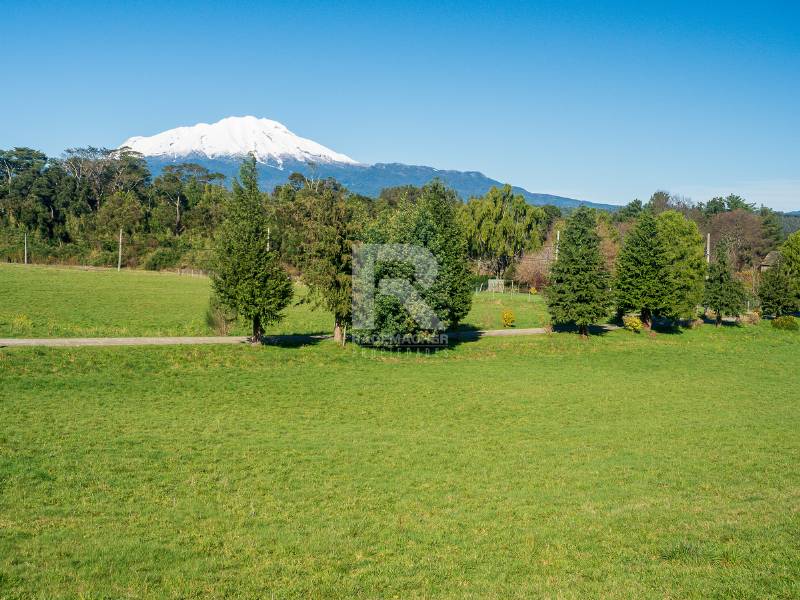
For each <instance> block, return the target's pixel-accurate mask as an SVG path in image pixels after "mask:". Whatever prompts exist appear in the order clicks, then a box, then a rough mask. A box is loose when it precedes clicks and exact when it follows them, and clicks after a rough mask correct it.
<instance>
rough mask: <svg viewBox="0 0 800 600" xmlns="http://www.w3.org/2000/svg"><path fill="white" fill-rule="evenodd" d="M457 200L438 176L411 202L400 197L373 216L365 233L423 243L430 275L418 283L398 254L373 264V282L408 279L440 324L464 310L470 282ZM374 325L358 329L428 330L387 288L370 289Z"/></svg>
mask: <svg viewBox="0 0 800 600" xmlns="http://www.w3.org/2000/svg"><path fill="white" fill-rule="evenodd" d="M459 207H460V202H459V200H458V197H457V196H456V195H455V193H454V192H453V191H452V190H449V189H447V188H446V187H445V186H444V185H443V184H442V183H441V182H440V181H438V180H437V181H433V182H431V183H429V184H427V185H425V186H424V187H423V188H422V189H421V190H420V193H419V195H418V196H417V197H416V198H415V200H414V201H413V202H410V201H405V202H403V203H402V204H401V205H400V207H399V208H398V210H397V211H395V212H393V213H384V214H383V215H381V216H380V217H379V219H380V222H379V223H377V224H376V225H375V227H374V228H373V229H372V230H371V232H370V234H369V235H368V236H367V237H368V241H369V242H371V243H381V244H392V245H393V244H398V245H407V246H412V247H413V246H417V247H420V248H425V249H427V250H428V251H430V253H431V254H432V255H433V257H434V258H435V261H436V276H435V278H434V279H433V281H432V282H427V283H424V284H423V283H422V282H421V281H420V280H419V279H418V275H420V273H417V272H416V271H415V268H414V266H413V265H411V264H409V263H408V262H406V261H405V260H404V259H402V258H401V257H398V259H397V260H392V259H388V260H386V261H385V262H384V261H381V262H378V264H377V265H376V267H375V278H376V280H375V283H376V285H377V284H378V283H379V281H380V280H382V279H393V278H397V279H400V280H406V281H409V282H410V283H411V286H412V287H413V288H414V290H415V292H416V294H417V296H418V298H419V301H420V302H422V303H424V305H425V309H424V310H425V311H427V310H428V309H430V311H431V312H433V313H434V314H435V316H436V318H437V320H438V321H439V326H440V327H441V329H450V328H455V327H457V326H458V323H459V322H460V321H461V319H463V318H464V317H465V316H466V315H467V313H468V312H469V310H470V308H471V306H472V284H471V281H470V272H469V263H468V260H467V257H468V255H467V241H466V236H465V235H464V230H463V228H462V222H461V219H460V216H459ZM374 310H375V313H374V326H373V329H372V330H371V331H369V332H366V331H364V332H361V333H363V334H367V333H369V334H371V335H380V336H387V337H388V336H396V335H406V334H418V333H422V334H428V333H433V331H431V330H428V329H426V328H423V327H422V326H421V325H420V324H419V323H418V319H417V318H416V316H415V315H414V314H412V312H414V311H417V310H423V309H422V308H421V307H420V306H415V307H413V310H410V309H409V306H405V305H404V304H403V303H402V302H400V300H399V299H398V298H397V297H395V296H392V295H389V294H382V293H376V294H375V307H374Z"/></svg>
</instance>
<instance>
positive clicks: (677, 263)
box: [656, 210, 706, 318]
mask: <svg viewBox="0 0 800 600" xmlns="http://www.w3.org/2000/svg"><path fill="white" fill-rule="evenodd" d="M656 222H657V224H658V233H659V235H660V236H661V240H662V243H663V244H664V248H665V250H666V253H667V269H668V270H669V281H670V284H671V286H672V288H671V296H672V298H673V301H674V302H673V305H672V307H671V309H672V310H671V312H673V313H674V314H673V315H671V316H675V317H679V318H694V317H695V316H697V307H698V306H699V305H700V304H701V303H702V302H703V293H704V291H705V276H706V260H705V254H704V248H703V238H702V237H700V231H699V230H698V228H697V224H696V223H695V222H694V221H690V220H689V219H687V218H686V217H684V216H683V215H682V214H681V213H679V212H678V211H675V210H668V211H666V212H663V213H661V214H660V215H658V217H656Z"/></svg>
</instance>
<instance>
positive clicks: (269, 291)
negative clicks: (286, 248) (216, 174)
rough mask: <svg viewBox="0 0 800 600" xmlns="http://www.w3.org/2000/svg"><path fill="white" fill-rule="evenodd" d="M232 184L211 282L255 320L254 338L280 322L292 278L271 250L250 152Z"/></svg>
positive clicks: (227, 303) (232, 305) (223, 298)
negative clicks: (266, 328) (236, 179)
mask: <svg viewBox="0 0 800 600" xmlns="http://www.w3.org/2000/svg"><path fill="white" fill-rule="evenodd" d="M239 179H240V182H241V183H240V182H239V181H234V182H233V197H232V198H231V200H230V202H229V204H228V206H227V214H226V218H225V220H224V221H223V223H222V225H221V226H220V228H219V232H218V234H217V239H216V245H215V252H214V264H213V269H212V274H211V283H212V285H213V287H214V291H215V293H216V294H217V297H218V298H219V300H220V301H221V302H222V303H223V304H224V305H225V306H227V307H228V308H229V309H231V310H234V311H236V312H237V313H238V314H239V315H241V316H242V317H244V318H246V319H248V320H250V321H251V322H252V333H253V336H252V340H253V341H254V342H256V341H259V340H260V339H261V338H262V337H263V335H264V326H265V325H269V324H271V323H275V322H277V321H279V320H280V319H281V318H282V317H283V315H282V311H283V309H284V308H286V306H287V305H288V304H289V302H290V301H291V299H292V282H291V280H290V279H289V277H288V275H287V274H286V272H285V271H284V270H283V268H282V266H281V264H280V260H279V257H278V254H277V252H276V251H274V250H273V249H272V248H271V240H270V232H269V226H270V222H269V219H268V216H267V211H266V207H265V205H264V202H263V198H262V196H261V192H260V191H259V189H258V172H257V170H256V161H255V158H254V157H253V156H252V155H251V156H250V157H249V158H248V159H246V160H245V161H244V163H243V164H242V166H241V169H240V171H239Z"/></svg>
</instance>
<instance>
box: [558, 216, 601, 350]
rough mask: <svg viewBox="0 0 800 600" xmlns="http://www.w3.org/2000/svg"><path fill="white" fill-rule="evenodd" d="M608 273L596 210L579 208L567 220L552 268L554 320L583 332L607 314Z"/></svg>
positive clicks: (583, 334) (584, 334) (585, 332)
mask: <svg viewBox="0 0 800 600" xmlns="http://www.w3.org/2000/svg"><path fill="white" fill-rule="evenodd" d="M608 288H609V275H608V272H607V271H606V268H605V263H604V261H603V256H602V254H601V253H600V236H599V235H598V234H597V231H596V222H595V217H594V214H593V212H592V211H591V210H589V209H588V208H585V207H581V208H579V209H578V210H577V211H575V213H574V214H573V215H572V216H571V217H570V219H569V220H568V221H567V226H566V228H565V229H564V232H563V234H562V236H561V242H560V244H559V249H558V258H557V259H556V262H555V263H554V264H553V266H552V268H551V270H550V286H549V287H548V288H547V306H548V310H549V311H550V316H551V318H552V321H553V323H557V324H572V325H576V326H577V327H578V329H579V331H580V334H581V335H582V336H586V334H587V332H588V327H589V325H590V324H592V323H596V322H597V321H599V320H600V319H602V318H603V317H605V316H606V315H607V314H608V310H609V308H610V304H611V303H610V301H609V293H608V292H609V289H608Z"/></svg>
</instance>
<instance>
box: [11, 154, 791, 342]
mask: <svg viewBox="0 0 800 600" xmlns="http://www.w3.org/2000/svg"><path fill="white" fill-rule="evenodd" d="M0 174H2V180H0V259H2V257H3V256H5V258H6V260H20V255H21V251H22V249H21V244H20V239H21V235H20V234H21V233H23V232H24V233H27V234H28V235H29V241H30V243H31V245H32V248H33V251H34V253H36V254H38V255H39V256H40V257H44V258H45V259H46V260H48V261H53V262H56V261H58V262H67V263H69V262H73V263H81V264H95V265H114V264H116V260H117V254H116V253H117V239H118V234H119V232H120V231H122V233H123V234H124V236H125V263H126V264H127V265H128V266H138V267H142V266H143V267H146V268H165V267H174V266H192V267H195V268H200V269H207V270H210V271H211V272H212V278H213V282H214V289H215V290H216V295H215V298H214V303H215V306H216V307H217V309H218V310H219V311H221V313H223V314H222V317H223V318H233V315H239V316H241V317H244V318H247V319H248V320H249V321H250V322H251V323H252V332H253V336H254V337H256V338H257V337H260V336H261V334H262V333H263V331H264V327H265V326H266V325H267V324H269V323H271V322H274V321H275V320H277V319H279V318H280V315H281V311H282V310H283V309H284V308H285V307H286V306H287V305H288V303H289V302H291V301H292V293H293V287H292V286H291V285H290V277H295V278H298V277H299V278H302V280H303V282H304V283H305V284H306V285H307V286H308V289H309V294H308V295H307V296H305V297H303V298H302V301H303V302H309V303H312V304H313V305H315V306H321V307H324V308H325V309H327V310H329V311H330V312H331V313H332V314H333V316H334V324H333V330H334V336H335V337H336V339H337V340H338V341H343V340H344V339H345V336H346V332H347V329H348V327H350V326H351V324H352V315H351V313H350V311H351V304H352V302H351V297H352V292H353V290H352V268H353V265H352V264H351V263H352V250H353V247H354V245H356V244H360V243H383V244H413V245H417V246H421V247H424V248H427V249H428V250H430V251H431V253H432V254H433V255H434V256H435V258H436V260H437V261H438V263H439V265H440V267H441V270H440V276H439V278H438V279H437V281H436V284H435V285H433V286H431V287H424V286H417V287H416V288H415V289H416V292H417V293H418V297H419V299H420V301H421V302H424V303H425V304H426V305H428V306H430V307H432V308H434V309H435V311H436V312H437V314H440V315H441V318H442V324H443V326H445V327H455V326H457V324H458V323H459V322H460V321H461V320H462V319H463V318H464V316H465V315H466V314H467V312H468V311H469V307H470V304H471V298H472V295H471V292H472V290H473V284H474V277H475V275H476V274H485V275H487V276H493V277H500V278H516V279H517V280H524V279H525V276H526V273H525V272H524V269H523V266H524V265H525V263H526V260H527V259H528V258H530V257H536V256H538V255H540V254H542V253H545V254H547V256H548V258H547V260H542V261H540V262H535V263H534V264H535V265H537V269H538V268H539V267H541V269H540V270H541V271H542V273H540V274H539V275H537V276H541V277H540V279H537V281H541V283H543V284H545V285H546V286H547V288H548V291H547V298H548V302H549V305H550V311H551V314H552V317H553V321H554V322H555V323H572V324H574V325H577V326H578V328H579V329H580V330H581V331H583V332H584V333H585V331H586V327H588V325H589V324H590V323H593V322H597V320H598V319H600V318H601V317H602V315H603V314H607V313H608V311H609V310H610V309H611V308H616V310H617V312H618V313H619V314H620V315H622V314H625V313H629V312H638V313H639V314H640V315H641V317H642V320H643V321H644V323H645V325H646V326H649V325H650V324H651V323H652V319H653V318H670V319H676V320H678V319H686V318H690V317H691V316H693V314H695V313H696V309H697V307H698V306H701V305H702V306H705V307H708V308H710V309H711V310H713V311H714V312H715V314H717V315H725V314H731V315H733V314H736V313H737V311H739V310H740V307H741V304H742V302H743V301H744V300H743V299H744V297H745V296H744V294H745V288H744V285H743V283H742V281H741V275H742V271H743V270H744V269H750V270H751V271H752V270H754V269H755V267H756V266H757V265H758V264H759V263H760V260H761V259H762V258H763V257H764V256H765V255H766V254H767V253H768V252H770V251H772V250H775V249H777V248H778V247H781V252H780V260H779V261H777V262H776V266H775V268H772V269H770V270H769V271H768V272H767V273H765V274H764V276H763V277H761V278H758V279H760V280H761V281H760V285H759V295H760V300H761V304H762V305H763V307H764V310H765V311H766V312H767V313H768V314H783V313H788V312H792V311H793V310H797V302H796V299H797V294H796V274H797V265H796V260H795V258H793V257H794V256H795V252H796V250H795V249H794V248H795V244H796V236H794V235H793V236H791V237H790V238H789V239H788V240H786V233H787V231H789V230H790V229H791V223H789V226H788V227H787V221H786V218H785V216H784V215H781V214H779V213H776V212H774V211H771V210H769V209H767V208H765V207H761V208H758V209H757V208H756V207H755V206H753V205H752V204H749V203H747V202H746V201H745V200H744V199H742V198H740V197H738V196H734V195H731V196H728V197H727V198H714V199H712V200H710V201H708V202H706V203H701V204H693V203H691V202H689V201H686V200H685V199H682V198H679V197H674V196H671V195H669V194H667V193H666V192H657V193H655V194H654V195H653V196H652V197H651V199H650V200H649V201H648V202H647V203H642V202H640V201H638V200H635V201H633V202H631V203H629V204H628V205H626V206H624V207H622V208H621V209H620V210H618V211H616V212H613V213H611V212H606V211H596V210H590V209H585V208H581V209H578V210H577V211H574V212H573V213H572V214H571V215H570V216H569V218H568V219H567V220H566V221H564V215H562V212H561V211H560V210H559V209H558V208H557V207H554V206H544V207H540V206H531V205H529V204H527V203H526V202H525V200H524V198H522V197H521V196H519V195H515V194H514V193H513V191H512V189H511V188H510V187H509V186H504V187H502V188H493V189H491V190H490V191H489V192H487V194H485V195H484V196H483V197H481V198H472V199H469V200H468V201H467V202H466V203H463V202H461V200H460V199H459V198H458V196H457V195H456V194H455V193H454V192H453V191H452V190H449V189H447V188H446V187H445V186H443V185H442V184H441V183H440V182H435V181H434V182H432V183H430V184H428V185H426V186H423V187H422V188H417V187H414V186H400V187H395V188H389V189H386V190H383V191H382V192H381V194H380V195H379V197H378V198H368V197H365V196H361V195H359V194H355V193H352V192H350V191H348V190H347V189H346V188H344V187H343V186H342V185H341V184H339V183H338V182H336V181H335V180H333V179H314V178H309V177H305V176H303V175H301V174H299V173H294V174H292V175H290V176H289V178H288V181H287V183H286V184H284V185H281V186H278V187H276V188H275V189H274V190H272V191H271V192H265V191H262V190H260V189H259V187H258V178H257V165H256V163H255V160H254V159H253V158H252V157H251V158H249V159H247V160H245V161H244V162H243V164H242V168H241V170H240V173H239V177H238V179H236V180H234V181H233V182H231V186H230V188H229V187H227V185H226V182H225V181H224V177H223V176H222V175H220V174H217V173H213V172H210V171H208V170H207V169H205V168H203V167H202V166H199V165H196V164H191V163H185V164H176V165H170V166H167V167H165V168H164V169H163V170H162V172H160V173H159V174H158V175H157V176H155V177H154V176H153V175H152V174H151V173H150V171H149V169H148V166H147V163H146V162H145V161H144V159H143V158H142V157H141V156H140V155H138V154H136V153H134V152H130V151H127V150H124V149H123V150H108V149H98V148H78V149H69V150H67V151H66V152H65V153H64V155H63V156H62V157H61V158H58V159H54V158H48V157H47V156H45V155H44V154H43V153H41V152H38V151H36V150H32V149H29V148H15V149H13V150H9V151H0ZM556 232H559V233H560V234H561V240H560V242H559V243H558V248H557V258H556V254H555V253H554V252H553V250H554V249H555V245H556V239H557V237H558V236H557V235H556ZM706 234H710V235H711V236H712V238H713V239H714V241H715V244H716V245H717V246H718V248H717V250H716V252H715V259H714V261H713V263H712V264H711V265H710V266H708V265H707V264H706V260H705V257H704V249H703V238H704V237H705V235H706ZM784 240H786V241H784ZM781 245H782V246H781ZM408 268H409V267H408V265H403V264H402V260H399V259H398V260H396V261H394V262H392V261H388V262H387V263H386V264H383V265H381V266H380V272H379V273H378V275H379V276H381V277H384V278H392V277H395V278H403V277H408V276H412V275H413V274H410V273H409V272H408ZM412 279H413V276H412ZM750 283H751V285H750V288H751V291H752V289H754V287H755V284H756V277H753V279H752V281H751V282H750ZM787 290H788V291H787ZM375 308H376V316H375V321H374V322H375V325H374V329H373V331H372V332H371V333H375V334H380V335H382V336H387V337H390V336H392V335H396V334H399V333H403V334H405V333H420V327H419V326H418V325H416V324H415V320H414V318H413V317H414V315H413V314H412V313H413V310H409V308H408V307H407V306H400V305H399V304H398V300H397V299H396V298H393V297H392V296H391V295H379V296H378V297H377V300H376V302H375ZM226 315H227V316H226ZM422 333H429V332H422Z"/></svg>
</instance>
